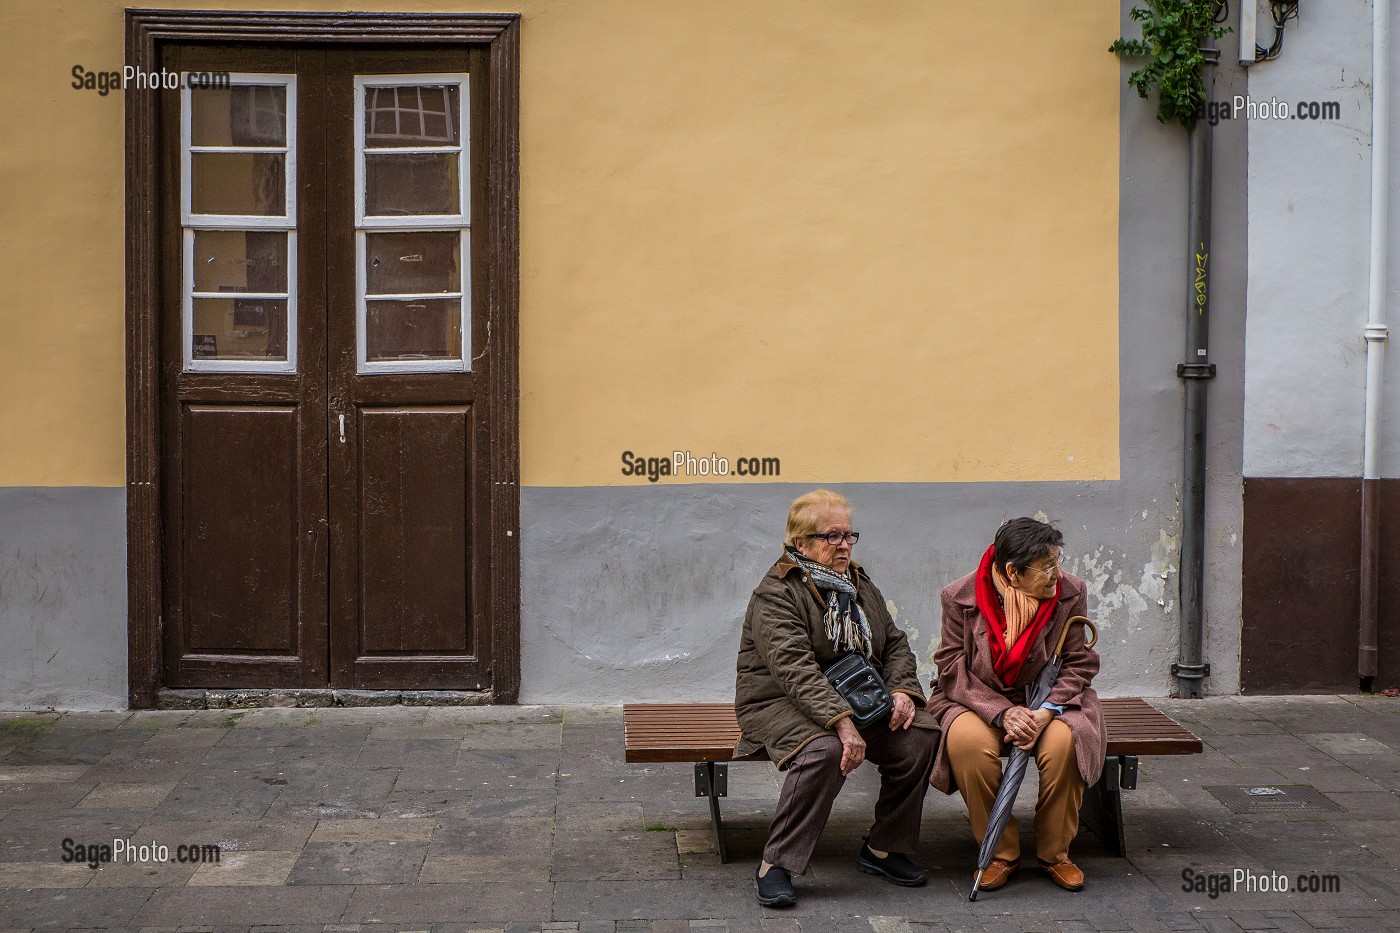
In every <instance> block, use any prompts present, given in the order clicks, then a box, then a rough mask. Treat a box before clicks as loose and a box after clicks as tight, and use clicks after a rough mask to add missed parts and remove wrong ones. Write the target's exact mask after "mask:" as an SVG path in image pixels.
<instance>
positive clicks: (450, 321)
mask: <svg viewBox="0 0 1400 933" xmlns="http://www.w3.org/2000/svg"><path fill="white" fill-rule="evenodd" d="M365 325H366V326H365V332H366V333H365V337H366V341H365V344H366V350H367V351H368V352H367V355H368V360H369V362H371V363H376V362H384V361H386V360H441V359H448V360H454V359H461V356H462V301H461V299H460V298H430V299H427V300H423V301H369V302H366V318H365Z"/></svg>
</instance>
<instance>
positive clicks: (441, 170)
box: [365, 152, 462, 217]
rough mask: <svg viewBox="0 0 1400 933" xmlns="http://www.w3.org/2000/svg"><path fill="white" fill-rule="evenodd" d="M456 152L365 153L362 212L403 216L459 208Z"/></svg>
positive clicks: (442, 212)
mask: <svg viewBox="0 0 1400 933" xmlns="http://www.w3.org/2000/svg"><path fill="white" fill-rule="evenodd" d="M457 159H458V156H457V153H455V152H415V153H409V152H405V153H392V154H388V153H367V154H366V155H365V214H366V215H367V216H370V217H402V216H406V215H412V214H457V213H460V212H461V210H462V198H461V189H460V187H459V185H458V179H457Z"/></svg>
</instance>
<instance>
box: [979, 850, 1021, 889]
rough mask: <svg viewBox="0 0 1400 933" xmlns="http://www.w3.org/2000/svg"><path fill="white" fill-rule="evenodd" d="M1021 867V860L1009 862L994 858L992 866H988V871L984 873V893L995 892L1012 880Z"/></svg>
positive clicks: (982, 887)
mask: <svg viewBox="0 0 1400 933" xmlns="http://www.w3.org/2000/svg"><path fill="white" fill-rule="evenodd" d="M1020 867H1021V860H1020V859H1017V860H1016V861H1014V862H1008V861H1006V860H1004V859H999V858H994V859H992V864H990V865H988V866H987V870H986V871H984V872H982V886H981V890H983V891H995V890H996V889H997V888H999V887H1001V886H1002V885H1004V884H1006V882H1008V881H1010V880H1011V876H1012V875H1014V874H1016V869H1018V868H1020Z"/></svg>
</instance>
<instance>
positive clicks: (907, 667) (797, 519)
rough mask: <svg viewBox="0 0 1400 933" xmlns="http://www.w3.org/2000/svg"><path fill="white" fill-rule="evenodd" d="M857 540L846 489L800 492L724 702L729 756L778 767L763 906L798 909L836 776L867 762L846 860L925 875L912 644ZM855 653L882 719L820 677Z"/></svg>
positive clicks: (761, 883)
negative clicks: (869, 802)
mask: <svg viewBox="0 0 1400 933" xmlns="http://www.w3.org/2000/svg"><path fill="white" fill-rule="evenodd" d="M859 539H860V533H859V532H856V531H853V530H852V529H851V506H850V504H849V503H848V502H847V501H846V499H845V498H844V497H843V496H841V495H839V494H837V493H834V492H830V491H828V490H825V489H818V490H816V491H814V492H809V493H807V494H806V495H804V496H801V497H799V498H798V499H797V500H796V501H795V502H793V503H792V506H791V508H790V509H789V510H788V519H787V533H786V536H785V538H784V546H783V554H782V556H781V557H780V558H779V559H778V562H777V563H776V564H774V565H773V567H772V568H771V569H770V570H769V571H768V573H766V574H765V575H764V577H763V579H762V580H761V581H760V582H759V584H758V587H757V588H756V589H755V590H754V591H753V598H752V599H751V600H750V601H749V608H748V612H747V614H746V615H745V617H744V631H743V636H742V639H741V641H740V644H739V662H738V679H737V683H736V685H735V697H734V706H735V711H736V713H737V714H738V719H739V726H740V728H741V729H742V730H743V736H742V737H741V738H740V740H739V744H738V747H737V748H736V750H735V753H736V755H737V756H739V757H743V756H746V755H749V754H752V753H753V752H756V751H759V750H763V751H766V752H767V753H768V756H769V757H770V758H772V759H773V761H774V762H776V763H777V765H778V768H779V769H780V770H783V771H786V772H787V778H786V780H785V781H784V783H783V789H782V793H781V794H780V796H779V798H778V807H777V813H776V814H775V815H774V817H773V823H772V826H771V828H770V829H769V832H768V842H767V845H766V846H765V847H764V849H763V861H762V863H761V864H760V865H759V867H758V870H757V872H756V883H757V887H758V900H759V903H761V904H763V905H764V906H766V907H789V906H791V905H793V904H794V903H796V900H797V899H796V894H795V893H794V891H793V887H792V877H791V876H792V874H794V873H795V874H799V875H801V874H805V873H806V871H807V863H808V861H809V860H810V859H811V856H812V850H813V849H814V848H815V847H816V844H817V837H818V836H819V835H820V834H821V831H822V828H823V827H824V826H825V825H826V820H827V817H828V816H829V815H830V813H831V806H832V804H833V803H834V802H835V800H836V795H837V793H838V792H839V791H840V790H841V786H842V784H843V783H844V782H845V780H846V775H848V774H850V773H851V772H852V771H854V770H855V769H856V768H857V767H859V766H860V764H861V762H862V761H864V760H865V759H867V758H869V759H870V760H871V761H873V762H875V764H876V765H877V766H878V767H879V769H880V796H879V799H878V800H877V801H876V804H875V824H874V826H873V827H872V828H871V830H870V833H869V835H868V836H866V837H865V844H864V845H862V847H861V850H860V853H859V855H858V856H857V858H856V867H857V868H859V869H860V870H861V871H863V872H865V873H866V874H871V875H879V876H882V877H884V878H886V879H887V880H889V881H891V882H893V883H895V884H899V885H906V886H911V887H912V886H916V885H921V884H923V883H925V882H926V881H927V880H928V875H927V873H925V872H924V871H923V870H922V869H920V868H919V867H918V866H916V865H915V864H914V863H913V862H912V861H910V859H909V856H910V855H913V854H914V852H915V850H916V849H917V847H918V840H919V821H920V818H921V816H922V814H923V809H924V796H925V794H926V793H927V792H928V775H929V769H930V768H931V767H932V765H933V756H934V750H935V748H936V747H937V744H938V733H937V731H936V729H937V727H936V725H935V724H934V720H933V718H932V717H930V716H929V715H928V713H926V712H925V711H924V710H923V709H921V707H922V706H923V705H924V694H923V690H921V689H920V687H919V679H918V674H917V671H916V670H915V663H914V654H913V652H912V651H910V650H909V640H908V639H907V638H906V637H905V635H904V633H903V632H901V631H900V630H899V629H897V628H895V625H894V620H893V619H892V618H891V616H890V613H889V610H888V609H887V608H886V604H885V597H884V596H882V595H881V594H880V591H879V590H878V589H876V587H875V584H874V583H873V582H871V579H870V575H869V574H868V573H866V571H865V569H864V568H863V567H861V566H860V565H859V564H857V563H855V562H854V561H853V560H851V550H852V548H853V547H854V546H855V543H856V541H858V540H859ZM852 653H857V654H860V655H862V656H863V657H865V658H866V659H868V660H869V661H870V663H871V665H872V666H873V667H874V668H875V669H876V670H877V671H878V672H879V673H880V674H881V676H882V677H883V678H884V680H885V683H886V685H887V686H888V687H889V690H890V693H891V695H892V697H893V700H894V710H893V712H892V713H891V714H890V716H889V718H888V719H887V720H885V721H882V722H878V723H875V724H874V725H871V726H868V727H866V728H865V729H857V728H856V726H855V725H854V724H853V723H852V722H851V718H850V717H851V715H852V712H851V708H850V706H849V705H848V704H847V702H846V701H845V699H843V698H842V696H841V694H840V693H838V692H837V691H836V688H835V687H833V686H832V685H831V683H830V682H829V681H828V680H827V679H826V677H825V676H824V675H823V673H822V671H823V670H825V669H826V668H827V667H829V666H831V665H832V664H834V663H836V661H837V660H839V659H841V658H842V657H845V656H847V655H849V654H852ZM911 726H912V727H913V728H910V727H911Z"/></svg>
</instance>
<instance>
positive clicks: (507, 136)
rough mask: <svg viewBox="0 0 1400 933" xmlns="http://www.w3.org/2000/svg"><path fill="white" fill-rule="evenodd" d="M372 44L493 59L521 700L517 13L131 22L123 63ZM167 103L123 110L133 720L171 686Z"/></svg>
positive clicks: (512, 692)
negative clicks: (179, 46) (165, 527)
mask: <svg viewBox="0 0 1400 933" xmlns="http://www.w3.org/2000/svg"><path fill="white" fill-rule="evenodd" d="M185 42H219V43H229V44H236V43H249V44H257V45H284V44H302V45H305V44H311V43H324V44H350V43H354V44H361V43H363V44H371V43H372V44H375V45H378V46H397V47H401V48H413V47H415V46H421V45H435V46H439V47H441V46H454V45H455V46H461V47H463V48H466V47H471V46H475V47H478V48H483V47H484V48H485V49H486V51H487V55H488V61H489V63H490V64H489V68H490V73H489V75H488V76H487V80H488V83H489V89H488V93H487V95H486V112H487V123H488V131H487V138H485V139H483V140H481V141H480V143H479V144H478V143H475V141H474V144H477V145H481V146H482V147H484V149H485V158H486V165H487V177H486V202H487V203H486V207H485V218H486V222H485V224H484V225H483V228H482V230H481V231H480V234H479V235H480V236H482V237H484V238H485V241H486V243H485V250H486V254H487V256H488V257H489V259H488V261H487V265H486V268H485V269H484V270H483V274H484V278H485V279H486V283H485V289H484V292H485V294H486V298H487V300H486V307H485V313H486V315H487V322H488V326H489V329H488V331H487V333H488V338H487V342H486V346H484V347H482V348H481V350H480V351H478V352H488V353H490V354H491V355H492V360H493V364H494V365H492V366H491V367H490V373H491V376H490V379H489V382H488V384H487V386H486V393H485V400H486V401H487V403H488V412H489V414H490V417H491V425H492V434H491V452H490V456H489V457H488V458H487V474H486V476H485V477H484V478H483V481H484V482H485V483H486V484H487V487H488V491H489V492H488V501H489V506H488V516H487V523H488V525H489V530H490V547H489V548H488V552H487V554H486V555H485V556H486V559H487V562H488V573H487V576H486V584H487V587H488V590H489V592H488V594H487V598H486V601H485V604H486V606H487V607H488V613H489V621H488V627H489V633H490V635H489V637H490V639H491V658H492V663H491V693H492V700H493V702H495V703H514V702H516V700H517V699H518V697H519V694H520V535H519V528H520V456H519V451H520V392H519V385H520V342H519V317H520V314H519V311H520V210H519V204H520V197H519V194H520V14H518V13H466V14H458V13H333V14H326V13H292V12H278V11H274V12H268V13H247V12H228V11H220V10H139V9H129V10H127V11H126V63H127V64H128V65H133V66H135V67H137V68H140V69H142V70H144V71H148V72H153V71H156V70H158V69H159V67H160V66H159V64H158V63H159V61H160V57H159V51H160V46H161V45H162V44H165V43H185ZM159 100H160V95H159V94H157V93H155V92H153V91H150V90H147V89H143V88H137V87H136V86H135V85H134V84H133V85H132V86H130V87H128V88H127V89H126V91H125V104H126V476H127V479H126V515H127V520H126V538H127V672H128V687H127V690H128V699H129V702H130V704H131V707H132V708H133V709H152V708H154V707H155V706H156V704H157V701H158V698H159V693H160V689H161V681H162V670H161V659H162V652H161V605H162V598H163V594H162V580H161V553H162V549H161V520H162V514H161V495H160V490H161V475H160V474H161V445H162V437H161V431H160V310H161V300H162V296H161V294H160V267H159V258H160V253H161V244H160V242H159V235H160V216H161V212H160V198H161V197H162V196H164V192H162V189H161V186H160V182H159V178H160V158H161V153H160V135H159V132H158V131H159V120H160V118H161V114H160V112H159V107H158V102H159Z"/></svg>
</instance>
